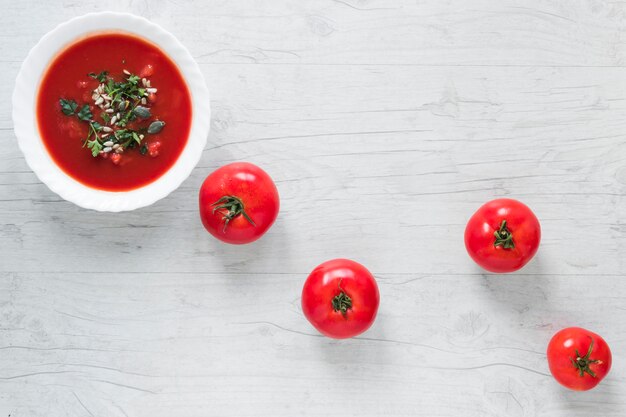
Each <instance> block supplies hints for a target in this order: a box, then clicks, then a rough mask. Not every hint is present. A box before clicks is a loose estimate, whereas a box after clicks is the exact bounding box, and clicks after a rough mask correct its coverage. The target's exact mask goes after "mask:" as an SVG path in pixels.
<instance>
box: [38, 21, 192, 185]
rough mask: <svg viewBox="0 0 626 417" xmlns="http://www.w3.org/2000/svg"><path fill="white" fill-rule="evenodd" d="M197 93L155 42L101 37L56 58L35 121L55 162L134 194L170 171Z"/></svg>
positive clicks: (82, 177)
mask: <svg viewBox="0 0 626 417" xmlns="http://www.w3.org/2000/svg"><path fill="white" fill-rule="evenodd" d="M191 119H192V109H191V96H190V93H189V90H188V88H187V85H186V83H185V80H184V79H183V77H182V75H181V74H180V72H179V70H178V68H177V67H176V65H175V64H174V62H172V60H171V59H169V57H168V56H167V55H165V53H164V52H163V51H161V50H160V49H159V48H158V47H156V46H155V45H153V44H151V43H149V42H147V41H144V40H142V39H140V38H138V37H135V36H133V35H128V34H123V33H102V34H97V35H92V36H89V37H86V38H84V39H81V40H79V41H77V42H75V43H73V44H71V45H70V46H68V47H67V48H66V49H64V50H63V51H62V52H61V53H60V54H58V55H57V56H56V57H55V58H54V59H53V60H52V62H51V64H50V66H49V68H48V69H47V72H46V73H45V75H44V77H43V79H42V81H41V84H40V87H39V93H38V98H37V121H38V125H39V132H40V135H41V138H42V140H43V143H44V145H45V147H46V149H47V151H48V153H49V154H50V156H51V157H52V159H53V160H54V162H55V163H56V164H57V165H58V166H59V167H60V168H61V169H62V170H63V171H64V172H65V173H67V174H68V175H69V176H71V177H72V178H74V179H76V180H77V181H79V182H81V183H82V184H84V185H87V186H89V187H92V188H97V189H100V190H106V191H129V190H133V189H136V188H139V187H142V186H145V185H147V184H149V183H151V182H153V181H154V180H156V179H158V178H159V177H160V176H161V175H163V174H164V173H165V172H167V171H168V170H169V169H170V168H171V167H172V165H174V163H175V162H176V160H177V159H178V157H179V156H180V154H181V152H182V151H183V148H184V147H185V144H186V143H187V138H188V136H189V131H190V128H191Z"/></svg>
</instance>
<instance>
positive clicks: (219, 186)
mask: <svg viewBox="0 0 626 417" xmlns="http://www.w3.org/2000/svg"><path fill="white" fill-rule="evenodd" d="M279 207H280V200H279V197H278V190H277V189H276V186H275V185H274V182H273V181H272V178H270V176H269V175H267V173H266V172H265V171H263V170H262V169H261V168H259V167H258V166H256V165H253V164H251V163H249V162H235V163H232V164H228V165H224V166H223V167H221V168H219V169H217V170H216V171H214V172H213V173H211V174H210V175H209V176H208V177H206V179H205V180H204V183H203V184H202V187H201V188H200V218H201V219H202V224H204V227H205V228H206V229H207V230H208V231H209V233H211V234H212V235H213V236H215V237H216V238H218V239H219V240H221V241H223V242H226V243H232V244H243V243H250V242H254V241H255V240H257V239H258V238H260V237H261V236H263V234H264V233H265V232H267V230H268V229H269V228H270V226H271V225H272V224H273V223H274V220H276V217H277V216H278V210H279Z"/></svg>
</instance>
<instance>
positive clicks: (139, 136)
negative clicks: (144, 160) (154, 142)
mask: <svg viewBox="0 0 626 417" xmlns="http://www.w3.org/2000/svg"><path fill="white" fill-rule="evenodd" d="M123 73H124V74H123V75H122V77H121V78H118V79H120V80H121V81H116V80H115V79H114V78H113V77H111V76H110V75H109V73H108V72H107V71H101V72H99V73H95V72H90V73H89V74H87V75H88V76H89V77H91V78H93V79H95V80H97V81H98V82H99V85H98V87H97V88H96V89H95V90H93V93H92V97H91V98H92V100H93V103H90V104H91V105H92V106H93V107H91V106H90V104H82V105H79V104H78V103H77V102H76V101H75V100H71V99H65V98H61V99H59V104H60V105H61V111H62V112H63V114H65V115H66V116H75V117H76V118H77V119H78V120H81V121H83V122H86V123H87V124H88V126H89V133H88V134H87V137H86V138H84V139H83V147H87V148H89V149H90V150H91V153H92V155H93V156H94V157H96V156H98V155H99V154H101V153H103V152H104V153H110V152H111V153H118V154H119V153H122V152H124V150H125V149H133V148H135V147H137V148H138V149H139V152H140V153H141V154H142V155H145V154H147V153H148V147H147V146H146V144H145V143H142V142H143V139H144V134H151V135H154V134H157V133H159V132H161V130H163V127H164V126H165V122H164V121H161V120H154V119H153V120H152V121H151V122H150V121H149V120H148V119H150V118H151V117H152V112H151V110H150V107H149V103H148V100H147V99H148V91H153V92H154V93H156V91H157V90H156V88H153V87H151V85H150V80H148V79H146V78H141V77H139V76H138V75H136V74H132V73H130V72H129V71H127V70H124V71H123ZM92 108H97V109H96V110H98V109H99V110H98V112H97V113H96V114H97V119H98V121H96V120H94V114H93V112H92V111H91V109H92ZM130 122H133V128H132V129H130V128H128V127H127V126H128V124H129V123H130ZM135 124H137V125H138V126H137V127H134V125H135ZM116 160H119V157H117V159H116Z"/></svg>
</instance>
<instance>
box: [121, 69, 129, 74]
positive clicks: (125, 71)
mask: <svg viewBox="0 0 626 417" xmlns="http://www.w3.org/2000/svg"><path fill="white" fill-rule="evenodd" d="M122 72H123V73H124V74H126V75H130V72H128V70H122Z"/></svg>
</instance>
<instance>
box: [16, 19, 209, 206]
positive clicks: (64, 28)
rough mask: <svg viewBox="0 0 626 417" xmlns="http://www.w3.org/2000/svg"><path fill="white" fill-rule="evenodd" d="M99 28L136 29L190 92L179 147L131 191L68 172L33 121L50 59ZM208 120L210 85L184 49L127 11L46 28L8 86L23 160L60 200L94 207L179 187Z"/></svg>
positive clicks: (146, 201)
mask: <svg viewBox="0 0 626 417" xmlns="http://www.w3.org/2000/svg"><path fill="white" fill-rule="evenodd" d="M102 31H121V32H127V33H131V34H136V35H139V36H140V37H142V38H144V39H147V40H148V41H150V42H152V43H154V44H155V45H157V46H158V47H159V48H160V49H161V50H162V51H164V52H165V53H166V54H167V55H168V56H169V57H170V58H171V59H172V60H173V61H174V62H175V63H176V65H177V66H178V69H179V70H180V72H181V74H182V76H183V78H184V79H185V81H186V82H187V87H188V88H189V92H190V94H191V103H192V113H193V114H192V121H191V130H190V133H189V138H188V140H187V145H186V146H185V148H184V149H183V152H182V153H181V155H180V156H179V158H178V160H177V161H176V162H175V163H174V165H173V166H172V167H171V168H170V169H169V170H168V171H167V172H166V173H165V174H163V175H162V176H161V177H160V178H158V179H157V180H156V181H154V182H152V183H150V184H148V185H146V186H143V187H141V188H137V189H134V190H131V191H123V192H110V191H102V190H97V189H94V188H90V187H87V186H86V185H83V184H81V183H80V182H78V181H76V180H75V179H73V178H72V177H70V176H69V175H67V174H66V173H65V172H63V171H62V170H61V169H60V168H59V167H58V166H57V165H56V164H55V163H54V162H53V160H52V158H51V157H50V155H49V154H48V151H47V150H46V147H45V146H44V144H43V142H42V140H41V137H40V134H39V128H38V125H37V116H36V115H37V112H36V111H35V108H36V101H37V92H38V90H39V84H40V83H41V80H42V78H43V75H44V73H45V71H46V69H47V67H48V65H49V63H50V61H51V60H52V59H53V58H54V57H55V56H56V55H57V54H58V53H59V52H60V51H61V50H63V48H65V47H66V46H67V45H69V44H71V43H72V42H74V41H75V40H77V39H79V38H81V37H84V36H86V35H88V34H90V33H92V32H102ZM210 120H211V114H210V100H209V91H208V89H207V87H206V84H205V82H204V77H203V76H202V73H201V72H200V68H199V67H198V64H196V62H195V61H194V60H193V58H192V57H191V54H190V53H189V51H188V50H187V49H186V48H185V47H184V46H183V45H182V44H181V43H180V42H178V40H177V39H176V38H175V37H174V36H173V35H172V34H171V33H169V32H167V31H166V30H164V29H163V28H161V27H160V26H158V25H156V24H154V23H152V22H150V21H148V20H146V19H144V18H142V17H138V16H134V15H131V14H127V13H112V12H104V13H90V14H87V15H84V16H80V17H77V18H74V19H72V20H69V21H67V22H65V23H62V24H60V25H59V26H57V27H56V28H55V29H53V30H52V31H50V32H48V33H47V34H46V35H45V36H44V37H43V38H41V40H40V41H39V43H37V45H35V47H34V48H33V49H31V51H30V53H29V54H28V56H27V57H26V59H25V60H24V63H23V64H22V68H21V69H20V72H19V74H18V76H17V80H16V82H15V90H14V91H13V126H14V129H15V135H16V136H17V139H18V144H19V147H20V149H21V150H22V152H23V153H24V157H25V158H26V162H27V163H28V165H29V166H30V167H31V169H32V170H33V171H34V172H35V174H36V175H37V177H39V179H40V180H41V181H42V182H43V183H44V184H46V185H47V186H48V187H49V188H50V189H51V190H52V191H54V192H55V193H57V194H58V195H59V196H61V197H62V198H64V199H65V200H67V201H70V202H72V203H74V204H76V205H78V206H81V207H84V208H88V209H93V210H99V211H125V210H134V209H136V208H139V207H144V206H148V205H150V204H152V203H154V202H156V201H158V200H160V199H161V198H163V197H165V196H167V195H168V194H169V193H171V192H172V191H174V190H175V189H176V188H178V186H180V184H181V183H182V182H183V181H184V180H185V179H186V178H187V177H188V176H189V174H191V171H192V170H193V168H194V167H195V166H196V164H197V163H198V161H199V160H200V156H201V155H202V151H203V150H204V147H205V145H206V140H207V136H208V134H209V127H210Z"/></svg>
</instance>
